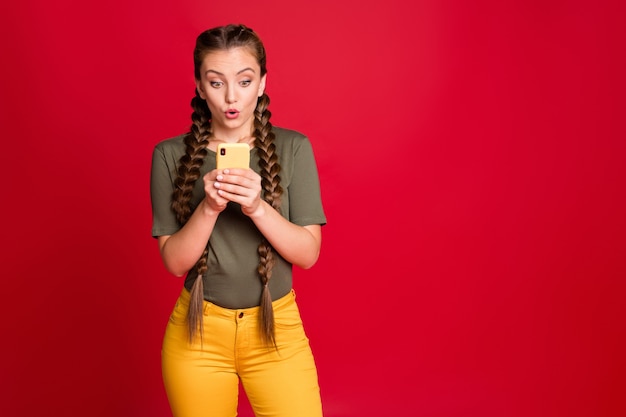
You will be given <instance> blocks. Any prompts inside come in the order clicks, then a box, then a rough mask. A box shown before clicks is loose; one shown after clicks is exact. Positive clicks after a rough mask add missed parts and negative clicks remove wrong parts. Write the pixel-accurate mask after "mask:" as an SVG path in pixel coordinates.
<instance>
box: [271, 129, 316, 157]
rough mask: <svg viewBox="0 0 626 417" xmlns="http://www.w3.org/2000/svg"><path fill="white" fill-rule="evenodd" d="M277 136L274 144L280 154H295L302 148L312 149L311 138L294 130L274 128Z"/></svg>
mask: <svg viewBox="0 0 626 417" xmlns="http://www.w3.org/2000/svg"><path fill="white" fill-rule="evenodd" d="M272 131H273V132H274V135H275V140H274V143H275V145H276V148H277V151H278V152H279V153H285V152H289V153H294V152H298V150H300V149H302V148H310V147H311V143H310V142H309V138H308V137H307V136H306V135H304V134H302V133H300V132H298V131H297V130H293V129H285V128H283V127H276V126H273V127H272Z"/></svg>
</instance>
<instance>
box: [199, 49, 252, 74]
mask: <svg viewBox="0 0 626 417" xmlns="http://www.w3.org/2000/svg"><path fill="white" fill-rule="evenodd" d="M245 68H252V70H254V72H255V73H257V74H259V72H260V66H259V63H258V62H257V60H256V57H255V56H254V55H253V54H252V52H251V51H250V50H249V49H248V48H244V47H238V48H230V49H226V50H217V51H211V52H209V53H207V54H206V55H205V57H204V59H203V60H202V67H201V69H202V73H206V72H207V71H217V72H220V73H222V74H229V73H237V72H239V71H241V70H243V69H245Z"/></svg>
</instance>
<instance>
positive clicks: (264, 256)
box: [172, 25, 283, 346]
mask: <svg viewBox="0 0 626 417" xmlns="http://www.w3.org/2000/svg"><path fill="white" fill-rule="evenodd" d="M237 47H244V48H247V49H248V51H249V52H251V53H252V55H253V56H254V57H255V58H256V59H257V62H258V63H259V66H260V68H261V76H264V75H265V74H266V73H267V67H266V56H265V48H264V46H263V43H262V42H261V40H260V38H259V37H258V35H257V34H256V33H255V32H254V31H253V30H252V29H250V28H248V27H246V26H244V25H227V26H222V27H216V28H213V29H209V30H207V31H205V32H202V33H201V34H200V35H199V36H198V38H197V39H196V47H195V49H194V75H195V77H196V80H199V79H200V78H201V75H200V67H201V66H202V62H203V60H204V57H205V56H206V55H207V54H209V53H210V52H213V51H220V50H228V49H231V48H237ZM269 102H270V100H269V97H268V95H267V94H265V93H263V95H262V96H261V97H259V98H258V101H257V106H256V109H255V112H254V116H255V119H254V127H253V132H252V135H253V137H254V138H255V142H254V145H255V147H256V148H257V153H258V155H259V168H260V171H261V186H262V188H263V199H264V200H265V201H267V203H268V204H270V205H271V206H272V207H273V208H274V209H276V210H278V209H279V208H280V202H281V195H282V192H283V190H282V188H281V186H280V176H279V173H280V165H279V164H278V156H277V154H276V145H275V144H274V139H275V136H274V133H273V131H272V124H271V123H270V117H271V112H270V111H269V110H268V106H269ZM191 107H192V109H193V113H192V115H191V120H192V124H191V128H190V131H189V133H188V134H187V135H186V136H185V138H184V143H185V155H183V156H182V157H181V158H180V161H179V162H180V164H179V168H178V172H177V178H176V180H175V182H174V185H175V187H174V192H173V195H172V210H173V211H174V213H175V214H176V218H177V220H178V222H179V223H180V225H181V226H182V225H184V224H185V223H186V222H187V221H188V220H189V218H190V217H191V214H192V208H191V197H192V191H193V188H194V184H195V183H196V181H198V179H200V177H201V175H200V168H201V167H202V164H203V162H204V159H205V157H206V156H207V147H208V144H209V138H210V136H211V112H210V110H209V108H208V106H207V104H206V102H205V101H204V100H203V99H202V98H201V97H200V95H199V93H198V90H197V89H196V92H195V97H193V99H192V100H191ZM258 255H259V266H258V268H257V272H258V275H259V279H260V280H261V283H262V284H263V285H262V288H263V290H262V293H261V299H260V318H261V319H260V321H259V323H260V334H261V336H262V338H263V340H264V341H265V342H266V343H267V344H271V345H274V346H276V340H275V336H274V313H273V309H272V296H271V294H270V290H269V280H270V278H271V277H272V268H273V266H274V253H273V248H272V246H271V245H270V244H269V242H268V241H267V240H266V239H265V238H263V240H262V241H261V243H260V245H259V247H258ZM207 256H208V242H207V247H206V248H205V249H204V252H203V253H202V256H201V257H200V259H199V260H198V262H197V263H196V265H195V266H194V268H195V270H196V272H197V276H196V278H195V281H194V283H193V286H192V289H191V301H190V303H189V310H188V312H187V324H188V327H189V341H190V342H193V340H195V337H196V335H197V334H198V333H200V337H201V338H202V330H203V326H202V306H203V300H204V284H203V276H204V275H205V274H206V272H207V269H208V265H207Z"/></svg>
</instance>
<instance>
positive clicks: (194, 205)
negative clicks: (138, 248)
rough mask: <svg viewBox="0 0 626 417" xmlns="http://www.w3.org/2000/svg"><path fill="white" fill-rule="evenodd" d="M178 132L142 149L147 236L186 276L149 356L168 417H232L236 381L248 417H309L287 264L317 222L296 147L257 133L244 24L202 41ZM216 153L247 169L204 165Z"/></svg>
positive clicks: (300, 261)
mask: <svg viewBox="0 0 626 417" xmlns="http://www.w3.org/2000/svg"><path fill="white" fill-rule="evenodd" d="M194 67H195V68H194V70H195V80H196V94H195V97H194V98H193V99H192V101H191V106H192V108H193V114H192V116H191V119H192V121H193V123H192V125H191V129H190V132H189V133H187V134H184V135H181V136H178V137H175V138H172V139H168V140H165V141H163V142H161V143H159V144H158V145H157V146H156V147H155V149H154V153H153V160H152V173H151V185H150V186H151V196H152V209H153V228H152V234H153V236H155V237H157V238H158V244H159V249H160V252H161V257H162V259H163V262H164V264H165V267H166V268H167V270H168V271H170V272H171V273H172V274H174V275H176V276H180V277H182V276H185V283H184V288H183V290H182V293H181V295H180V297H179V299H178V301H177V303H176V306H175V307H174V310H173V312H172V315H171V317H170V320H169V323H168V325H167V328H166V331H165V336H164V340H163V347H162V367H163V379H164V383H165V389H166V392H167V396H168V400H169V402H170V405H171V408H172V412H173V414H174V416H176V417H196V416H197V417H222V416H223V417H226V416H228V417H231V416H235V415H236V414H237V402H238V400H237V396H238V387H239V381H241V383H242V385H243V387H244V389H245V392H246V394H247V396H248V399H249V401H250V403H251V405H252V407H253V409H254V412H255V414H256V415H257V416H275V417H279V416H283V417H296V416H297V417H319V416H322V406H321V400H320V392H319V386H318V381H317V371H316V367H315V362H314V359H313V355H312V353H311V348H310V346H309V340H308V338H307V336H306V334H305V332H304V329H303V326H302V321H301V319H300V314H299V311H298V307H297V305H296V302H295V293H294V291H293V289H292V265H297V266H299V267H301V268H310V267H311V266H313V265H314V264H315V262H316V261H317V259H318V256H319V253H320V245H321V240H322V237H321V226H322V225H323V224H325V223H326V217H325V215H324V211H323V208H322V203H321V198H320V188H319V179H318V174H317V168H316V163H315V159H314V155H313V151H312V148H311V144H310V142H309V140H308V139H307V138H306V137H305V136H303V135H302V134H300V133H298V132H295V131H293V130H288V129H281V128H278V127H274V126H272V124H271V123H270V115H271V114H270V111H269V110H268V104H269V97H268V96H267V94H265V83H266V73H267V69H266V57H265V49H264V46H263V44H262V42H261V40H260V39H259V37H258V36H257V34H256V33H255V32H254V31H252V30H251V29H250V28H247V27H245V26H243V25H228V26H224V27H217V28H213V29H210V30H207V31H206V32H203V33H201V34H200V35H199V36H198V38H197V41H196V48H195V50H194ZM220 143H245V144H248V145H249V148H250V168H249V169H244V168H229V169H216V150H217V146H218V144H220Z"/></svg>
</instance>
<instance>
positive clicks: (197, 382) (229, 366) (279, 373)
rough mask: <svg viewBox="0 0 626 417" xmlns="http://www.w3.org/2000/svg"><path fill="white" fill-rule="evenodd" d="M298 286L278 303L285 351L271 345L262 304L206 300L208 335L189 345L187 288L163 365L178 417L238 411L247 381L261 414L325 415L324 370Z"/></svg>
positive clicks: (279, 338) (230, 415)
mask: <svg viewBox="0 0 626 417" xmlns="http://www.w3.org/2000/svg"><path fill="white" fill-rule="evenodd" d="M295 298H296V296H295V293H294V292H293V291H292V292H291V293H289V294H287V295H286V296H284V297H282V298H280V299H278V300H276V301H274V303H273V307H274V317H275V328H276V343H277V345H278V350H276V349H274V348H273V347H268V346H266V345H264V344H263V343H262V341H261V338H260V333H259V328H258V324H257V318H258V310H259V309H258V307H253V308H248V309H241V310H230V309H226V308H222V307H218V306H216V305H214V304H212V303H209V302H207V301H205V302H204V317H203V319H204V333H203V339H202V342H201V341H200V338H199V337H197V338H196V339H197V340H196V341H194V343H193V344H190V343H189V341H188V340H189V339H188V331H187V323H186V320H185V317H186V315H187V309H188V305H189V291H187V290H186V289H183V292H182V294H181V295H180V297H179V298H178V301H177V302H176V306H175V307H174V311H173V312H172V315H171V316H170V320H169V323H168V325H167V328H166V330H165V337H164V340H163V349H162V370H163V381H164V383H165V390H166V392H167V397H168V400H169V403H170V406H171V408H172V413H173V414H174V416H175V417H235V416H236V415H237V401H238V400H237V397H238V393H239V381H240V380H241V383H242V385H243V388H244V390H245V392H246V395H247V397H248V400H249V401H250V404H251V405H252V408H253V410H254V413H255V415H256V416H257V417H261V416H262V417H270V416H271V417H320V416H322V404H321V399H320V390H319V385H318V380H317V370H316V368H315V362H314V359H313V354H312V352H311V348H310V346H309V339H308V338H307V336H306V334H305V332H304V328H303V326H302V320H301V319H300V312H299V310H298V306H297V305H296V301H295Z"/></svg>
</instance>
